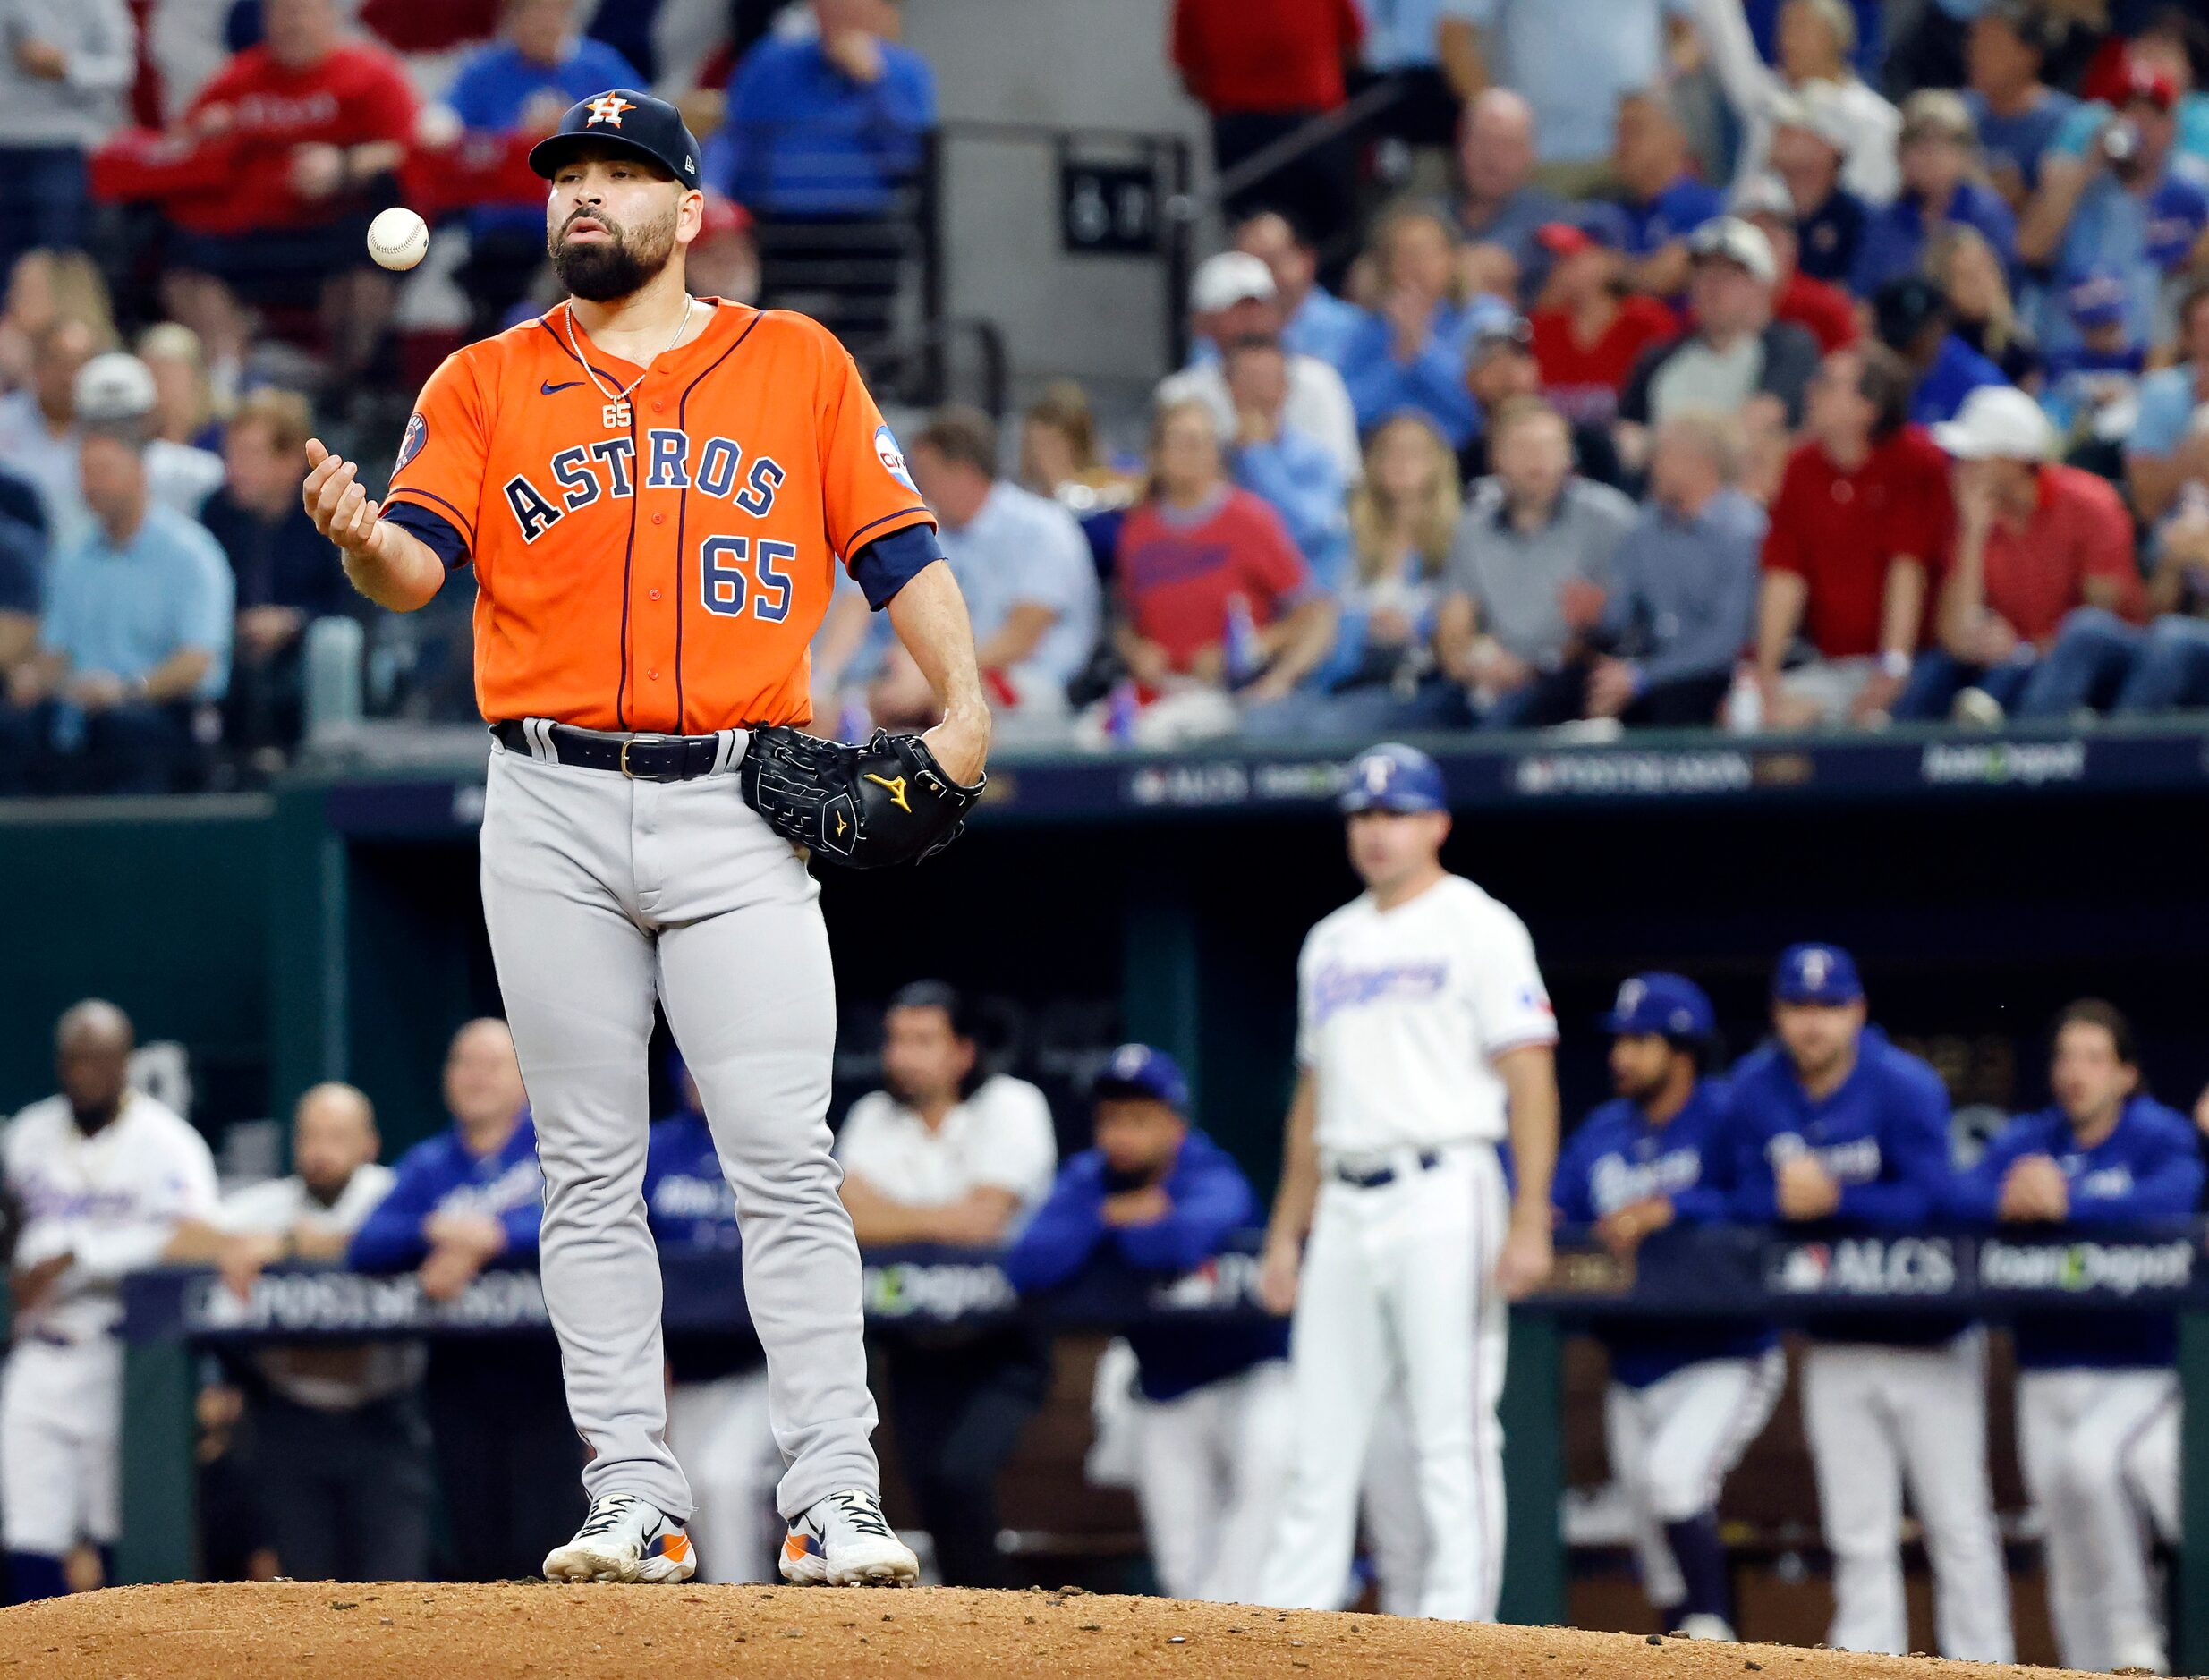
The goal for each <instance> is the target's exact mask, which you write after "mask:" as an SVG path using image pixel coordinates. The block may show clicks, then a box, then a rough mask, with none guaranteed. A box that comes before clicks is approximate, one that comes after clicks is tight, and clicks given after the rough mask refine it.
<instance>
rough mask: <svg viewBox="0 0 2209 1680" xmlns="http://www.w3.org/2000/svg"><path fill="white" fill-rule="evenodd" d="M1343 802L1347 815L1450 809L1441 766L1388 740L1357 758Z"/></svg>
mask: <svg viewBox="0 0 2209 1680" xmlns="http://www.w3.org/2000/svg"><path fill="white" fill-rule="evenodd" d="M1340 803H1341V806H1342V809H1343V810H1344V811H1345V812H1347V813H1355V812H1357V811H1361V810H1392V811H1398V812H1402V811H1413V810H1448V809H1449V799H1448V798H1447V797H1446V796H1445V795H1444V793H1443V792H1442V771H1441V767H1440V765H1438V764H1436V763H1435V762H1434V760H1433V759H1430V758H1429V757H1427V755H1426V754H1425V753H1423V752H1422V751H1419V749H1418V748H1416V747H1407V746H1406V745H1404V744H1403V742H1399V741H1384V742H1381V744H1380V745H1379V746H1377V747H1368V748H1367V749H1366V750H1365V751H1363V752H1361V753H1359V754H1358V755H1357V757H1356V759H1354V760H1353V761H1352V763H1351V765H1350V785H1349V786H1347V787H1346V788H1344V789H1343V791H1342V799H1341V801H1340Z"/></svg>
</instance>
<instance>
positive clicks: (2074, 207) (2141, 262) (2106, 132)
mask: <svg viewBox="0 0 2209 1680" xmlns="http://www.w3.org/2000/svg"><path fill="white" fill-rule="evenodd" d="M2178 98H2179V88H2178V84H2177V82H2175V81H2173V80H2172V79H2171V76H2170V75H2169V74H2168V73H2167V72H2163V71H2161V70H2155V69H2151V68H2150V67H2148V66H2147V65H2146V64H2133V65H2132V66H2131V67H2130V68H2129V69H2128V72H2127V76H2126V82H2125V98H2124V102H2123V104H2122V106H2121V107H2120V109H2119V110H2118V112H2117V114H2116V115H2115V116H2114V117H2112V118H2110V119H2108V120H2107V121H2104V122H2103V123H2102V125H2101V127H2100V128H2099V130H2098V131H2097V132H2096V133H2095V135H2094V140H2093V143H2092V144H2091V145H2090V146H2088V147H2087V148H2086V151H2085V153H2084V154H2083V155H2081V156H2078V157H2069V156H2064V157H2057V156H2054V155H2051V156H2050V157H2048V158H2047V159H2046V160H2045V162H2044V163H2043V165H2042V166H2041V181H2040V187H2039V190H2038V191H2035V193H2034V194H2033V197H2032V200H2031V202H2030V203H2029V204H2028V205H2027V206H2026V212H2025V216H2024V220H2023V221H2022V223H2021V224H2020V225H2019V226H2018V255H2019V256H2021V257H2022V258H2023V259H2025V261H2026V262H2027V263H2028V264H2034V265H2037V266H2041V267H2049V268H2052V270H2053V271H2054V275H2053V278H2054V286H2053V288H2052V296H2054V297H2058V298H2060V296H2061V292H2062V288H2063V287H2064V286H2066V285H2068V284H2070V283H2071V282H2073V281H2075V280H2079V279H2083V278H2085V277H2086V275H2088V274H2089V273H2091V272H2094V271H2095V270H2097V269H2106V270H2109V271H2111V272H2113V273H2115V274H2117V275H2118V276H2121V277H2122V279H2123V281H2124V284H2125V289H2126V294H2127V295H2126V325H2127V327H2128V328H2129V329H2130V331H2131V334H2132V335H2133V336H2134V337H2136V338H2138V339H2141V340H2142V341H2144V342H2153V341H2154V337H2155V335H2156V317H2157V304H2158V302H2159V301H2160V299H2161V296H2162V286H2163V280H2164V276H2167V275H2174V274H2177V273H2178V272H2179V271H2180V270H2181V269H2183V268H2185V267H2187V265H2188V262H2189V261H2190V260H2191V259H2192V257H2193V255H2194V252H2195V250H2196V248H2197V246H2198V245H2199V243H2200V242H2201V239H2202V234H2203V231H2204V229H2205V227H2209V191H2205V190H2204V189H2203V187H2202V186H2201V184H2200V182H2198V181H2197V180H2196V179H2194V178H2193V177H2192V176H2190V175H2189V174H2187V173H2185V172H2183V171H2180V170H2179V169H2178V168H2177V167H2175V165H2176V164H2177V161H2178V159H2177V157H2176V148H2177V141H2178V134H2179V125H2178V120H2177V117H2176V115H2174V107H2175V106H2176V105H2177V104H2178ZM2039 327H2040V341H2041V344H2042V346H2043V349H2045V350H2048V351H2050V352H2054V351H2057V350H2065V349H2069V347H2070V345H2071V344H2072V343H2073V340H2074V334H2073V331H2072V327H2071V324H2070V322H2069V319H2068V318H2066V317H2065V315H2064V314H2063V312H2062V310H2061V308H2060V304H2059V305H2058V306H2057V307H2055V308H2052V309H2050V310H2047V311H2046V312H2045V313H2044V314H2043V317H2042V318H2041V320H2040V322H2039Z"/></svg>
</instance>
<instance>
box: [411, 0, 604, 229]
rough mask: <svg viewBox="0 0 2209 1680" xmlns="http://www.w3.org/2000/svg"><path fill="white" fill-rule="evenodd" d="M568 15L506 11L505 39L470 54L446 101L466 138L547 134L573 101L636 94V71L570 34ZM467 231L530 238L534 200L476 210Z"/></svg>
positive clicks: (540, 205)
mask: <svg viewBox="0 0 2209 1680" xmlns="http://www.w3.org/2000/svg"><path fill="white" fill-rule="evenodd" d="M572 21H573V14H572V13H569V12H564V11H561V10H555V9H553V8H548V7H546V6H542V5H534V6H509V7H508V8H507V9H506V38H504V39H502V40H496V41H489V42H487V43H485V44H484V45H483V46H481V47H478V48H477V49H476V50H475V51H474V52H472V53H471V54H470V55H468V57H467V59H466V60H465V61H464V62H463V64H462V65H461V67H460V73H459V74H458V75H456V76H455V77H454V79H453V85H452V87H451V88H450V89H447V90H446V96H445V102H446V105H448V106H451V107H452V109H453V114H454V115H455V116H457V117H459V118H460V120H461V125H462V126H463V128H464V129H466V130H467V131H468V132H470V133H471V134H478V135H485V136H498V137H503V136H505V135H507V134H510V133H513V132H514V131H516V130H527V131H528V132H531V133H535V134H542V133H547V132H550V131H551V130H552V129H553V128H554V127H555V126H556V125H557V123H558V122H559V120H560V115H561V113H562V112H564V111H565V110H566V109H567V107H568V106H571V105H573V104H574V103H575V102H576V101H577V100H578V99H588V98H590V96H591V95H593V94H597V93H604V92H605V91H606V90H607V89H609V88H642V87H643V86H644V85H645V82H644V79H643V78H642V77H641V76H640V75H638V73H637V72H636V70H635V67H634V66H633V65H632V64H630V63H629V61H628V60H627V59H626V58H624V57H623V56H622V55H621V54H620V53H618V52H616V50H615V49H614V48H613V47H608V46H607V44H606V43H605V42H604V41H599V40H592V39H591V38H589V37H587V36H578V35H574V34H571V33H569V32H568V31H569V25H570V23H571V22H572ZM468 226H469V229H470V231H471V232H472V233H494V232H496V233H538V234H540V235H541V234H542V233H543V232H544V227H545V204H544V197H543V195H542V194H541V193H540V194H539V195H537V196H536V197H534V198H531V199H527V200H525V201H517V202H515V203H512V204H484V205H478V206H477V207H475V208H472V209H471V210H470V211H469V212H468Z"/></svg>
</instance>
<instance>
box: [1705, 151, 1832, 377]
mask: <svg viewBox="0 0 2209 1680" xmlns="http://www.w3.org/2000/svg"><path fill="white" fill-rule="evenodd" d="M1729 208H1730V209H1731V211H1732V213H1733V214H1734V215H1735V216H1739V217H1740V218H1741V219H1742V220H1743V221H1745V222H1746V223H1747V224H1748V225H1750V226H1751V227H1754V229H1755V230H1756V231H1757V232H1758V233H1762V234H1763V236H1764V241H1765V242H1766V243H1767V244H1769V245H1770V246H1771V261H1772V267H1774V269H1775V270H1776V271H1777V272H1778V274H1779V276H1780V279H1779V288H1778V290H1776V291H1775V292H1774V293H1772V297H1771V318H1772V319H1773V320H1775V321H1791V322H1793V323H1794V324H1795V325H1796V326H1797V327H1801V328H1802V329H1803V330H1804V331H1805V332H1806V333H1808V334H1809V335H1811V336H1812V337H1813V338H1814V339H1816V340H1817V341H1818V350H1819V352H1820V353H1821V354H1823V353H1824V352H1829V351H1834V350H1839V349H1840V348H1841V347H1842V346H1843V345H1846V344H1855V343H1856V334H1857V330H1858V329H1857V327H1856V306H1855V305H1854V304H1853V303H1851V302H1850V301H1848V293H1846V292H1843V291H1842V290H1841V289H1840V288H1839V286H1837V285H1831V284H1827V283H1826V282H1825V281H1823V280H1820V279H1817V278H1815V277H1814V276H1811V275H1807V274H1805V273H1804V272H1803V269H1802V264H1801V256H1802V242H1801V240H1800V238H1799V237H1798V236H1797V233H1796V221H1795V195H1794V194H1793V193H1791V192H1789V191H1788V189H1787V182H1784V181H1782V180H1780V177H1779V176H1777V175H1774V174H1762V175H1751V176H1750V177H1749V178H1748V179H1747V180H1746V181H1745V182H1742V183H1741V185H1740V187H1739V188H1738V189H1737V191H1735V193H1734V195H1733V200H1732V203H1731V205H1730V207H1729Z"/></svg>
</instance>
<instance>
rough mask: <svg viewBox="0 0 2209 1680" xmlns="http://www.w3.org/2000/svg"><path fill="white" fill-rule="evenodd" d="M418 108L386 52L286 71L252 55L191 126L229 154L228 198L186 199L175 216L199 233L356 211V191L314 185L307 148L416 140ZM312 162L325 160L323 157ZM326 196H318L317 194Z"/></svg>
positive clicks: (348, 50)
mask: <svg viewBox="0 0 2209 1680" xmlns="http://www.w3.org/2000/svg"><path fill="white" fill-rule="evenodd" d="M414 115H415V98H414V89H413V87H412V84H411V83H410V82H409V81H407V78H406V72H405V70H404V68H403V67H402V66H401V65H400V64H399V61H398V60H397V59H396V58H395V57H393V56H392V55H390V54H389V53H387V52H385V51H384V50H383V49H382V48H380V47H368V46H360V45H353V44H345V45H341V46H337V47H333V48H331V50H330V51H329V52H327V53H326V54H324V55H322V56H320V57H319V58H317V59H315V60H313V61H312V62H310V63H308V64H293V65H287V64H284V63H283V62H281V61H280V60H278V59H277V58H276V56H275V55H273V54H272V53H271V52H270V50H269V48H268V46H267V45H266V44H264V45H262V46H259V47H248V48H246V50H245V51H243V52H242V53H240V54H239V55H237V56H236V57H235V58H234V59H232V60H231V61H230V63H229V64H227V65H225V67H224V68H223V70H222V72H221V73H220V74H218V75H217V77H216V78H215V79H214V81H210V82H208V84H207V86H206V87H204V88H202V89H200V97H199V98H196V99H194V100H193V101H192V102H191V109H190V110H189V111H187V112H186V113H185V115H184V125H185V127H186V128H187V129H188V130H190V131H191V132H193V133H195V134H198V135H200V136H202V137H204V138H205V139H206V140H209V141H216V142H222V143H225V144H227V145H229V146H231V147H232V148H234V150H233V162H232V166H231V171H230V183H229V186H228V188H227V189H226V190H225V191H223V192H222V193H220V194H212V195H207V196H193V197H190V198H182V199H176V200H174V203H173V205H172V207H171V215H172V216H174V219H175V220H176V221H177V222H178V223H179V224H181V225H183V226H184V227H186V228H189V229H191V231H192V232H194V233H242V232H245V231H246V230H248V229H260V228H285V227H311V226H315V225H319V224H320V223H323V222H327V221H328V220H329V219H331V217H332V216H333V214H334V213H339V212H346V211H351V210H352V209H353V208H354V203H353V199H354V198H355V197H357V193H354V192H351V191H348V189H354V188H358V187H359V186H360V185H361V184H362V183H361V182H349V181H346V180H344V179H342V178H341V179H340V180H338V181H337V182H336V183H335V184H334V185H329V183H327V182H319V181H313V180H310V179H309V178H308V175H307V172H308V171H310V170H311V169H312V168H314V167H315V165H304V166H302V161H301V148H305V147H316V146H320V147H337V148H352V147H356V146H367V145H371V144H375V143H377V142H379V141H381V142H387V143H390V144H394V145H396V146H399V147H402V148H404V147H405V146H406V145H407V144H408V143H409V142H410V141H411V140H412V138H413V133H414ZM308 155H309V156H314V157H327V154H323V153H310V154H308ZM325 185H328V187H329V190H327V191H315V188H316V187H318V186H325Z"/></svg>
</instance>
